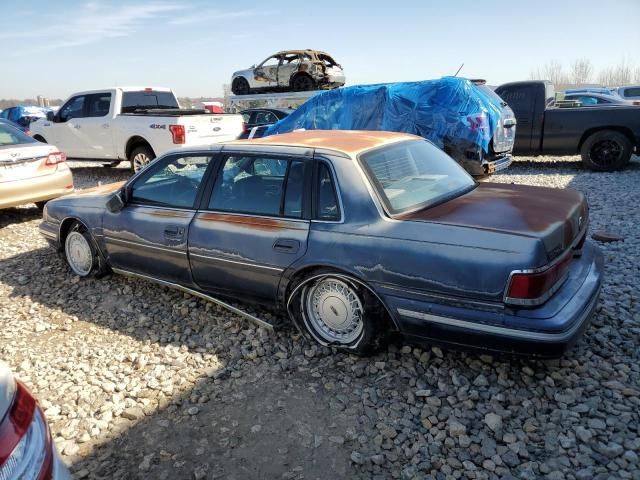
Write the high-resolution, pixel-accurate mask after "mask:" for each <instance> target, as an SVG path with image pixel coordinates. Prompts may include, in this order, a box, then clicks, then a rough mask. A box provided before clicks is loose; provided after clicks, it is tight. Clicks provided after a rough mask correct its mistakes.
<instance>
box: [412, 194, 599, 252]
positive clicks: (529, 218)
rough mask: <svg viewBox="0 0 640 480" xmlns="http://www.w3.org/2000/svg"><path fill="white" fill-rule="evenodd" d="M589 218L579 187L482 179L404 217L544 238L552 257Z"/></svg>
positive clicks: (571, 240)
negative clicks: (450, 197)
mask: <svg viewBox="0 0 640 480" xmlns="http://www.w3.org/2000/svg"><path fill="white" fill-rule="evenodd" d="M587 216H588V210H587V202H586V199H585V197H584V195H583V194H581V193H580V192H576V191H575V190H570V189H556V188H543V187H531V186H528V185H510V184H501V183H480V184H478V186H477V187H476V188H475V189H474V190H472V191H471V192H469V193H467V194H465V195H462V196H461V197H458V198H455V199H453V200H450V201H448V202H445V203H443V204H441V205H438V206H435V207H432V208H427V209H424V210H419V211H417V212H412V213H409V214H406V215H402V216H401V217H400V219H401V220H411V221H423V222H438V223H445V224H448V225H456V226H461V227H469V228H474V229H487V230H493V231H499V232H504V233H510V234H515V235H525V236H528V237H535V238H539V239H540V240H541V241H542V242H543V243H544V246H545V249H546V251H547V254H548V255H549V259H550V260H552V259H553V258H555V257H557V256H558V255H560V254H561V253H562V252H563V251H565V250H566V249H567V248H569V247H570V246H571V244H572V243H573V242H574V240H575V239H576V237H577V236H578V234H579V233H580V232H581V231H582V230H583V227H584V226H585V225H586V223H587ZM470 235H472V233H471V232H470Z"/></svg>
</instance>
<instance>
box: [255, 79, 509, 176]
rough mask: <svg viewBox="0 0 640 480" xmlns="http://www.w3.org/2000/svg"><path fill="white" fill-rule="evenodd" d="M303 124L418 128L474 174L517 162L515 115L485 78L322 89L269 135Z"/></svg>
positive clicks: (315, 127)
mask: <svg viewBox="0 0 640 480" xmlns="http://www.w3.org/2000/svg"><path fill="white" fill-rule="evenodd" d="M299 129H305V130H387V131H394V132H405V133H412V134H415V135H420V136H422V137H424V138H426V139H428V140H431V141H432V142H433V143H434V144H436V145H437V146H438V147H440V148H441V149H443V150H444V151H445V152H446V153H448V154H449V155H450V156H451V157H453V158H454V159H455V160H456V161H457V162H458V163H460V164H461V165H462V166H463V167H464V168H465V169H466V170H467V171H468V172H469V173H471V174H472V175H489V174H492V173H494V172H496V171H499V170H502V169H504V168H507V167H508V166H509V165H510V163H511V150H512V149H513V142H514V138H515V118H514V116H513V112H512V111H511V109H510V108H509V107H508V106H507V104H506V103H505V102H504V101H503V100H501V99H500V97H498V96H497V95H496V94H494V93H493V91H492V90H491V89H489V88H488V87H487V86H486V85H485V84H484V82H483V81H471V80H467V79H463V78H457V77H443V78H441V79H438V80H426V81H421V82H403V83H387V84H378V85H358V86H353V87H344V88H339V89H336V90H330V91H326V92H322V93H319V94H317V95H315V96H313V97H312V98H310V99H309V100H307V101H306V102H305V103H304V104H303V105H301V106H300V107H299V108H298V109H297V110H296V111H294V112H292V113H291V114H290V115H289V116H288V117H287V118H284V119H282V120H280V121H279V122H277V123H276V124H274V125H272V126H271V127H269V128H268V129H266V131H265V132H264V135H265V136H267V135H274V134H278V133H285V132H291V131H293V130H299ZM257 136H259V135H257Z"/></svg>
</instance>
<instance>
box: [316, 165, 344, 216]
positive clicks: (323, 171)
mask: <svg viewBox="0 0 640 480" xmlns="http://www.w3.org/2000/svg"><path fill="white" fill-rule="evenodd" d="M316 190H317V194H316V199H317V200H316V213H315V218H316V219H317V220H323V221H338V220H340V207H339V205H338V195H337V191H336V187H335V183H334V181H333V178H332V175H331V170H330V169H329V167H328V166H327V164H325V163H322V162H321V163H319V164H318V175H317V182H316Z"/></svg>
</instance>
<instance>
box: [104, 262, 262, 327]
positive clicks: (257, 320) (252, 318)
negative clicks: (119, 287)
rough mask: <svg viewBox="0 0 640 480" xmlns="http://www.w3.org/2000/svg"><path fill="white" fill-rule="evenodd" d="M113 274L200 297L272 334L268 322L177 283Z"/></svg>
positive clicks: (118, 270)
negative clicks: (147, 281)
mask: <svg viewBox="0 0 640 480" xmlns="http://www.w3.org/2000/svg"><path fill="white" fill-rule="evenodd" d="M112 270H113V272H114V273H117V274H120V275H126V276H129V277H134V278H140V279H142V280H149V281H150V282H154V283H157V284H159V285H163V286H165V287H171V288H175V289H176V290H180V291H182V292H185V293H188V294H190V295H193V296H195V297H200V298H202V299H204V300H207V301H209V302H211V303H215V304H216V305H220V306H221V307H223V308H226V309H227V310H229V311H231V312H233V313H235V314H236V315H240V316H241V317H244V318H246V319H247V320H249V321H251V322H253V323H255V324H256V325H257V326H259V327H262V328H265V329H267V330H269V331H270V332H273V325H271V324H270V323H268V322H265V321H264V320H261V319H260V318H258V317H256V316H253V315H251V314H250V313H247V312H245V311H243V310H240V309H239V308H237V307H234V306H233V305H231V304H229V303H227V302H223V301H222V300H218V299H217V298H215V297H212V296H210V295H207V294H206V293H202V292H199V291H197V290H193V289H191V288H189V287H185V286H183V285H180V284H178V283H173V282H168V281H166V280H160V279H159V278H155V277H151V276H149V275H144V274H142V273H135V272H130V271H128V270H122V269H120V268H112Z"/></svg>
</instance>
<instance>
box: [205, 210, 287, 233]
mask: <svg viewBox="0 0 640 480" xmlns="http://www.w3.org/2000/svg"><path fill="white" fill-rule="evenodd" d="M198 219H199V220H202V221H204V222H224V223H235V224H238V225H244V226H247V227H250V228H255V229H257V230H281V229H284V228H292V226H291V224H292V223H297V222H288V221H286V220H275V219H272V218H264V217H250V216H245V215H234V214H228V213H201V214H199V215H198Z"/></svg>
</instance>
